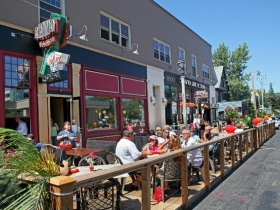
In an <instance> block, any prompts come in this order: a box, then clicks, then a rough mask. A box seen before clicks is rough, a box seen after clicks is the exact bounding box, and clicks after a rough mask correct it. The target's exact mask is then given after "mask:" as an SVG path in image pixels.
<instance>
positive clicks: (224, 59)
mask: <svg viewBox="0 0 280 210" xmlns="http://www.w3.org/2000/svg"><path fill="white" fill-rule="evenodd" d="M251 57H252V56H250V55H249V48H248V46H247V44H246V43H244V44H242V45H239V46H238V47H237V48H236V49H235V50H234V51H233V52H230V51H229V48H228V47H226V46H225V44H224V43H223V44H221V45H219V47H218V49H217V50H216V51H215V52H214V54H213V64H214V65H215V66H223V67H224V70H225V73H226V76H227V83H228V87H229V94H230V100H232V101H234V100H245V99H249V98H250V88H249V85H248V81H249V80H250V74H245V73H244V71H245V69H246V68H247V62H248V61H249V60H250V58H251Z"/></svg>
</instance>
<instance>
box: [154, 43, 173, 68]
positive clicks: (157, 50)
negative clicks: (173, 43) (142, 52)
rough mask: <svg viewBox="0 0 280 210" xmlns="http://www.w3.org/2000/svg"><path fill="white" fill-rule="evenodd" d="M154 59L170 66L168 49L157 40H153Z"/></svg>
mask: <svg viewBox="0 0 280 210" xmlns="http://www.w3.org/2000/svg"><path fill="white" fill-rule="evenodd" d="M154 58H155V59H157V60H160V61H163V62H165V63H168V64H170V62H171V60H170V47H169V46H168V45H167V44H165V43H163V42H160V41H158V40H154Z"/></svg>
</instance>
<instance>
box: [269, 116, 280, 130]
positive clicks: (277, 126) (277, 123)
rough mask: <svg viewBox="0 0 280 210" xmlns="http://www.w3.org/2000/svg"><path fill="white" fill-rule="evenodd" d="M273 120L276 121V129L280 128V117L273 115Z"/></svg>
mask: <svg viewBox="0 0 280 210" xmlns="http://www.w3.org/2000/svg"><path fill="white" fill-rule="evenodd" d="M271 119H272V122H275V129H276V130H279V123H280V117H271Z"/></svg>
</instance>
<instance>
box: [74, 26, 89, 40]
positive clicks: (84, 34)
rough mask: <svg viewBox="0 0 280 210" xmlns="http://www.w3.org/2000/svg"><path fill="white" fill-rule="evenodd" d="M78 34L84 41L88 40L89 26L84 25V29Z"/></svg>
mask: <svg viewBox="0 0 280 210" xmlns="http://www.w3.org/2000/svg"><path fill="white" fill-rule="evenodd" d="M76 36H78V37H79V39H81V40H83V41H88V38H87V26H86V25H83V27H82V30H81V31H80V33H78V34H77V35H76Z"/></svg>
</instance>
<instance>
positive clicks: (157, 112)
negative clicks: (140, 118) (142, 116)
mask: <svg viewBox="0 0 280 210" xmlns="http://www.w3.org/2000/svg"><path fill="white" fill-rule="evenodd" d="M154 87H155V97H156V102H157V103H156V104H155V105H153V104H152V102H151V97H153V96H154V93H153V92H154V91H153V88H154ZM147 92H148V111H149V125H150V129H155V128H156V126H160V127H163V126H164V125H165V105H164V103H163V102H162V99H163V98H164V70H162V69H159V68H156V67H153V66H147Z"/></svg>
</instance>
